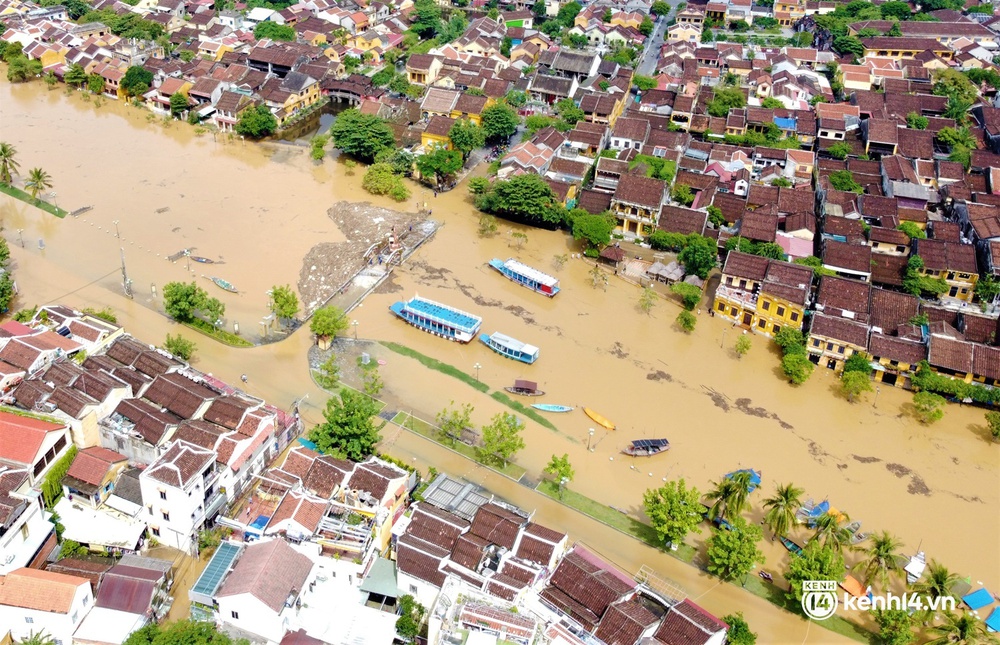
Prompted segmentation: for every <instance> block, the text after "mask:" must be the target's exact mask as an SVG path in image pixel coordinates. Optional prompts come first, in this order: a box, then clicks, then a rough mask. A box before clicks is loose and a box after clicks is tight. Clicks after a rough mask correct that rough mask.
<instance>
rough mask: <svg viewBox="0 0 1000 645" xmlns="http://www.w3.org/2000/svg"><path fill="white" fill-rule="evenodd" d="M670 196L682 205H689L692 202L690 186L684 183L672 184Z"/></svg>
mask: <svg viewBox="0 0 1000 645" xmlns="http://www.w3.org/2000/svg"><path fill="white" fill-rule="evenodd" d="M670 196H671V197H672V198H673V200H674V201H675V202H678V203H679V204H683V205H684V206H690V205H691V204H692V203H694V193H693V192H691V187H690V186H688V185H686V184H677V185H676V186H674V189H673V191H671V193H670Z"/></svg>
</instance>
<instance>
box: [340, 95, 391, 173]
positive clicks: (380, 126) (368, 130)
mask: <svg viewBox="0 0 1000 645" xmlns="http://www.w3.org/2000/svg"><path fill="white" fill-rule="evenodd" d="M330 135H331V136H332V137H333V145H335V146H336V147H338V148H340V149H341V150H343V151H344V152H346V153H347V154H349V155H352V156H355V157H357V158H358V159H360V160H362V161H364V162H366V163H371V162H372V161H374V159H375V156H376V155H378V153H380V152H382V151H383V150H386V149H391V148H395V145H396V142H395V139H394V138H393V136H392V130H390V129H389V126H388V125H386V123H385V121H383V120H382V119H380V118H379V117H377V116H375V115H373V114H362V113H361V112H359V111H358V110H357V108H351V109H349V110H344V111H343V112H341V113H340V114H339V115H337V118H336V120H334V122H333V125H332V126H330Z"/></svg>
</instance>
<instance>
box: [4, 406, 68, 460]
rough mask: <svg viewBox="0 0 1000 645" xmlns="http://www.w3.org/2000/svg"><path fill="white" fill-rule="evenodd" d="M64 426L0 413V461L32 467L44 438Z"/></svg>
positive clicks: (64, 427)
mask: <svg viewBox="0 0 1000 645" xmlns="http://www.w3.org/2000/svg"><path fill="white" fill-rule="evenodd" d="M65 429H66V426H64V425H59V424H56V423H49V422H47V421H41V420H39V419H32V418H31V417H22V416H19V415H16V414H11V413H10V412H0V459H4V460H6V461H10V462H12V463H15V464H21V465H25V466H31V465H34V462H35V457H36V456H37V455H38V451H39V449H40V448H41V447H42V443H43V442H44V441H45V436H46V435H47V434H48V433H50V432H58V431H62V430H65Z"/></svg>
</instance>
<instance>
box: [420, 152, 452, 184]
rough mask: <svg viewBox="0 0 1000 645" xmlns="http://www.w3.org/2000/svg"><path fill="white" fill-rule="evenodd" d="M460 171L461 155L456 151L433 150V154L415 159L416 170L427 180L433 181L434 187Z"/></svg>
mask: <svg viewBox="0 0 1000 645" xmlns="http://www.w3.org/2000/svg"><path fill="white" fill-rule="evenodd" d="M461 169H462V153H461V152H459V151H458V150H447V149H445V148H435V149H434V151H433V152H430V153H427V154H423V155H420V156H419V157H417V170H419V171H420V175H421V176H422V177H424V178H425V179H427V180H431V179H433V180H434V185H435V186H440V185H441V183H442V182H443V181H444V180H446V179H447V178H448V177H451V176H452V175H454V174H455V173H456V172H458V171H459V170H461Z"/></svg>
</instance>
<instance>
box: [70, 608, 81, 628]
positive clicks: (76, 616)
mask: <svg viewBox="0 0 1000 645" xmlns="http://www.w3.org/2000/svg"><path fill="white" fill-rule="evenodd" d="M77 618H79V616H78V615H77V612H75V611H74V612H73V615H72V616H70V622H72V623H73V624H74V625H75V624H76V619H77Z"/></svg>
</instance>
